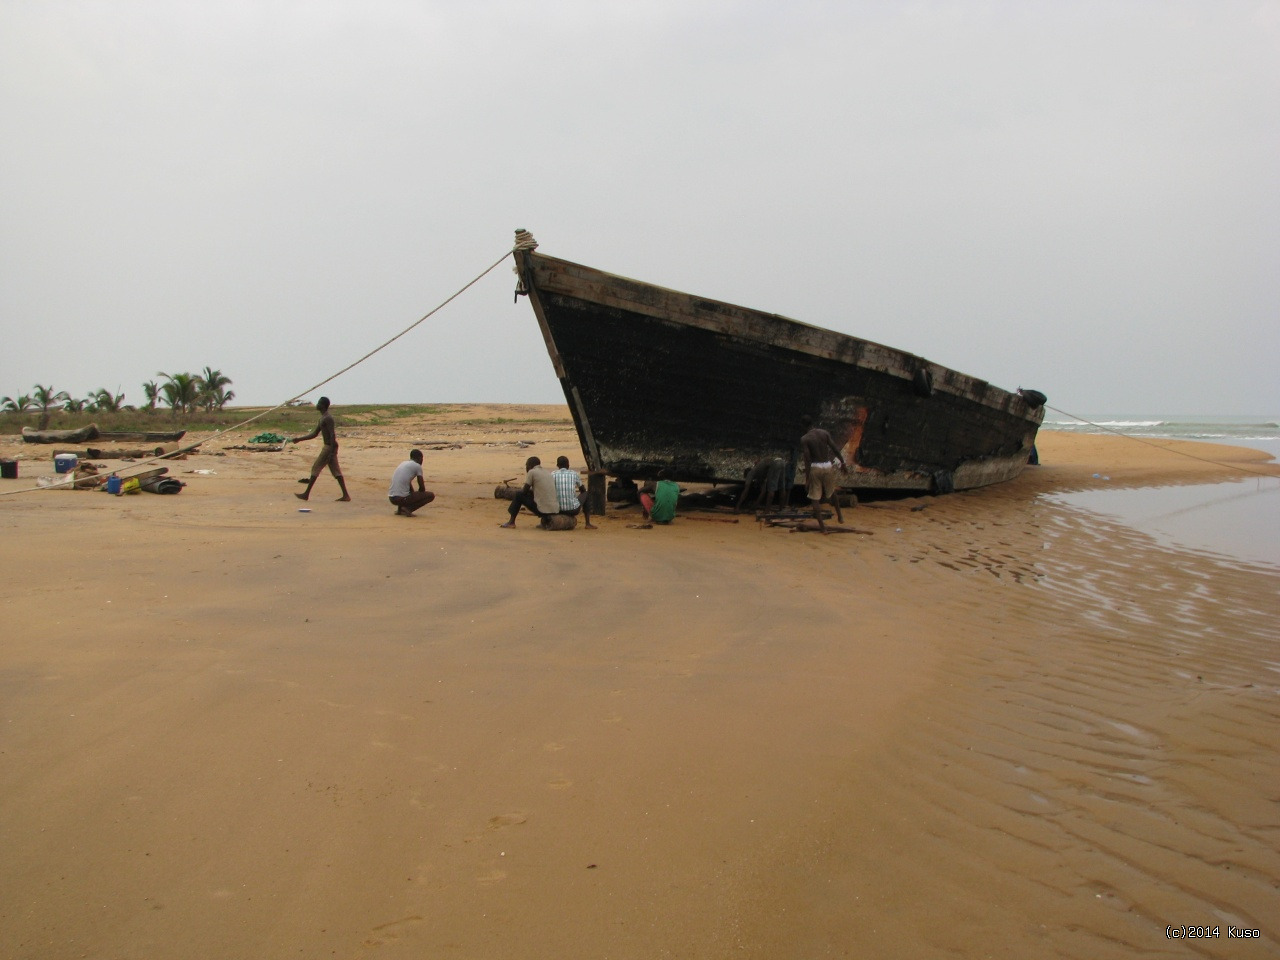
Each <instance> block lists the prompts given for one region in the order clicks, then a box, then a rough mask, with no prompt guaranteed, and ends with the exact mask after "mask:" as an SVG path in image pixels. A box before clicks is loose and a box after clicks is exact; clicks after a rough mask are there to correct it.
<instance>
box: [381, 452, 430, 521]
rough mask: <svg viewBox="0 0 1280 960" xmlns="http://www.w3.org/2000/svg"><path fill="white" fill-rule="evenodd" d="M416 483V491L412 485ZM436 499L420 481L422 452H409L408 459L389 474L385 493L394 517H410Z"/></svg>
mask: <svg viewBox="0 0 1280 960" xmlns="http://www.w3.org/2000/svg"><path fill="white" fill-rule="evenodd" d="M414 483H417V485H418V489H417V490H414V489H413V485H414ZM435 498H436V495H435V494H434V493H432V492H431V491H430V490H428V489H427V485H426V484H425V483H424V482H423V480H422V451H421V450H410V451H409V459H408V460H406V461H404V463H402V464H400V466H398V467H396V469H395V471H394V472H393V473H392V474H391V489H389V490H388V491H387V499H388V500H390V501H391V503H392V505H394V506H395V508H396V516H398V517H412V516H413V511H415V510H417V509H418V508H419V507H425V506H426V505H427V504H428V503H430V502H431V501H432V500H434V499H435Z"/></svg>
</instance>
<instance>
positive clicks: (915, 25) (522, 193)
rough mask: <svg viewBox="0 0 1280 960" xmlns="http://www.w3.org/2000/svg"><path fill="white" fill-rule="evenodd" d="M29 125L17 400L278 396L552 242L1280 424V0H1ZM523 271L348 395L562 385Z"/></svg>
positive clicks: (986, 362)
mask: <svg viewBox="0 0 1280 960" xmlns="http://www.w3.org/2000/svg"><path fill="white" fill-rule="evenodd" d="M0 133H2V135H3V148H0V334H2V340H3V346H2V347H0V395H16V394H18V393H25V392H29V390H30V388H31V387H32V386H33V385H34V384H37V383H39V384H44V385H49V386H53V387H55V388H56V389H65V390H68V391H70V392H71V393H72V394H74V395H77V396H82V395H85V394H87V393H89V392H91V391H93V390H96V389H97V388H99V387H106V388H109V389H112V390H115V389H117V388H120V389H122V390H123V391H124V392H125V394H126V396H127V398H128V401H129V402H134V403H140V402H141V401H142V388H141V384H142V382H143V381H145V380H147V379H152V378H154V377H155V375H156V373H157V371H161V370H163V371H166V372H176V371H183V370H187V371H193V372H196V371H199V370H200V368H202V367H204V366H206V365H209V366H213V367H216V368H219V369H221V370H222V371H223V372H224V373H226V374H227V375H228V376H230V377H231V378H232V380H233V381H234V383H233V385H232V389H234V390H235V391H236V394H237V399H236V403H241V402H243V403H253V404H272V403H277V402H280V401H283V400H285V399H288V398H289V397H292V396H294V395H296V394H298V393H300V392H301V391H303V390H306V389H307V388H308V387H309V386H311V385H312V384H314V383H316V382H318V381H320V380H322V379H323V378H325V377H327V376H329V375H331V374H333V373H335V372H336V371H338V370H339V369H341V368H342V367H344V366H345V365H346V364H348V363H350V362H351V361H352V360H354V359H356V358H357V357H359V356H360V355H361V354H363V353H365V352H366V351H367V350H369V349H371V348H372V347H374V346H376V345H377V344H378V343H380V342H382V341H383V340H385V339H387V338H388V337H390V336H392V335H394V334H395V333H397V332H398V331H400V330H401V329H403V328H404V327H406V326H408V325H409V324H410V323H412V322H413V321H415V320H417V319H418V318H420V317H421V316H423V315H424V314H426V313H427V312H428V311H429V310H431V309H432V308H434V307H435V306H436V305H437V304H439V303H440V302H441V301H443V300H444V299H445V298H446V297H448V296H450V295H451V294H453V293H454V292H455V291H457V290H458V289H459V288H460V287H462V286H464V285H465V284H466V283H468V282H469V281H471V280H472V279H474V278H475V277H476V276H477V275H478V274H480V273H481V272H482V271H483V270H485V268H487V267H488V266H489V265H490V264H492V263H494V262H495V261H496V260H498V259H499V258H500V257H501V256H502V255H503V253H504V251H506V250H509V249H510V246H511V242H512V235H513V231H514V230H515V229H516V228H517V227H526V228H528V229H529V230H530V231H532V232H533V234H534V235H535V236H536V237H537V239H538V240H539V242H540V243H541V248H540V249H541V250H542V252H544V253H548V254H551V255H553V256H559V257H564V258H567V259H571V260H578V261H580V262H583V263H587V264H589V265H591V266H595V267H600V268H602V269H605V270H609V271H612V272H614V273H620V274H623V275H626V276H631V277H636V278H639V279H643V280H647V281H650V282H654V283H659V284H662V285H664V286H668V287H674V288H676V289H679V290H685V291H688V292H691V293H696V294H700V295H703V296H707V297H711V298H714V299H719V300H725V301H729V302H731V303H740V304H744V305H747V306H751V307H757V308H761V309H766V310H770V311H773V312H776V313H781V314H783V315H786V316H790V317H794V318H796V319H799V320H803V321H805V322H808V323H813V324H817V325H819V326H825V327H830V328H833V329H836V330H840V331H843V332H847V333H851V334H855V335H857V336H861V337H866V338H868V339H871V340H876V341H879V342H881V343H886V344H889V345H891V346H894V347H899V348H902V349H906V350H910V351H912V352H915V353H918V354H921V355H922V356H925V357H927V358H929V359H930V360H933V361H936V362H938V363H942V364H945V365H947V366H951V367H954V368H956V369H959V370H962V371H964V372H965V373H969V374H972V375H974V376H978V377H981V378H984V379H987V380H990V381H991V382H992V383H994V384H997V385H999V386H1003V387H1006V388H1009V389H1012V388H1014V387H1017V386H1025V387H1034V388H1036V389H1039V390H1042V391H1043V392H1044V393H1046V394H1048V396H1049V398H1050V401H1049V402H1050V403H1051V404H1052V405H1054V406H1057V407H1059V408H1061V409H1064V410H1067V411H1072V412H1079V413H1085V414H1095V413H1101V412H1133V413H1138V412H1148V413H1165V414H1170V413H1201V414H1258V415H1267V416H1277V415H1280V376H1278V375H1277V370H1276V367H1277V360H1278V359H1280V316H1278V314H1280V2H1234V0H1206V2H1178V0H1152V2H1129V0H1105V2H1096V3H1095V2H1074V0H1052V2H1034V0H993V2H956V3H941V2H938V3H934V2H902V3H890V2H884V3H875V2H850V0H845V2H816V0H788V2H786V3H779V2H777V0H770V2H728V0H724V2H717V0H710V2H704V0H646V2H642V3H637V2H629V3H614V2H609V0H537V2H534V0H519V2H488V0H456V2H454V0H448V2H444V0H417V2H410V0H404V2H384V0H360V2H334V0H305V2H296V3H288V2H273V0H252V2H247V0H246V2H241V0H219V2H216V3H214V2H181V0H162V2H161V0H120V2H110V0H98V2H68V0H44V2H35V0H0ZM513 286H514V276H513V274H512V272H511V270H510V261H507V262H506V263H503V264H502V265H501V266H499V267H498V268H497V269H496V270H494V271H492V272H491V273H490V274H488V276H487V277H486V278H485V279H484V280H482V281H481V282H480V283H478V284H476V286H474V287H472V288H471V289H470V290H469V291H468V292H467V293H465V294H463V296H462V297H460V298H459V299H458V300H456V301H454V302H453V303H452V304H450V305H449V306H447V307H445V308H444V309H443V310H442V311H440V312H439V313H438V314H436V315H435V316H434V317H432V318H431V319H429V320H428V321H427V322H425V323H424V324H422V325H421V326H420V327H418V328H417V329H416V330H414V331H413V332H412V333H410V334H409V335H407V336H406V337H404V338H403V339H401V340H399V341H397V343H396V344H395V345H393V346H392V347H391V348H389V349H388V350H387V351H384V352H383V353H380V354H378V355H377V356H375V357H373V358H372V359H370V360H368V361H366V362H365V363H364V364H362V365H361V366H359V367H357V368H356V369H355V370H353V371H352V372H350V373H347V374H345V375H344V376H342V377H341V378H340V379H338V380H337V381H335V382H333V383H331V384H329V385H328V386H327V387H325V389H324V392H325V393H327V394H328V395H330V396H331V397H333V399H334V402H335V403H338V404H343V403H354V402H379V401H387V402H393V401H396V402H410V401H412V402H430V401H472V400H484V401H498V402H560V401H562V400H563V395H562V394H561V393H560V389H559V384H558V383H557V381H556V379H555V376H554V373H553V371H552V368H551V363H550V361H549V359H548V357H547V354H546V350H545V348H544V347H543V345H542V341H541V338H540V336H539V334H538V330H537V325H536V322H535V319H534V316H533V312H532V309H531V307H530V306H529V303H528V301H527V300H525V299H523V298H522V299H521V300H520V302H519V303H517V304H513V302H512V299H513V298H512V288H513ZM314 396H315V394H312V395H311V398H312V399H314Z"/></svg>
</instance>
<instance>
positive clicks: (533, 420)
mask: <svg viewBox="0 0 1280 960" xmlns="http://www.w3.org/2000/svg"><path fill="white" fill-rule="evenodd" d="M230 385H231V378H230V377H228V376H226V375H225V374H223V372H222V371H221V370H217V369H215V368H213V367H205V368H204V369H203V370H202V371H201V372H200V373H198V374H193V373H183V372H175V373H164V372H163V371H161V372H159V373H157V374H156V379H155V380H148V381H147V382H146V383H144V384H143V385H142V393H143V396H144V398H145V399H144V402H143V405H142V406H140V407H135V406H133V405H132V404H127V403H125V394H124V391H122V390H121V389H119V388H116V390H114V391H112V390H109V389H107V388H106V387H102V388H100V389H98V390H94V391H92V392H91V393H89V395H88V396H86V397H84V398H76V397H72V396H71V395H70V394H68V393H67V392H66V391H65V390H54V388H53V387H51V386H41V385H39V384H37V385H36V386H35V387H33V388H32V389H31V391H30V392H29V393H22V394H18V395H17V396H13V397H0V434H14V433H21V432H22V428H23V427H36V428H37V429H40V430H73V429H75V428H77V427H83V426H85V425H87V424H90V423H96V424H97V425H98V429H99V430H103V431H105V432H109V433H143V432H149V431H162V430H178V429H185V430H188V431H192V432H196V433H201V432H211V431H216V430H225V429H227V428H228V427H234V426H236V425H237V424H240V423H243V422H244V421H245V420H248V419H249V418H250V417H253V416H255V415H256V414H260V413H262V412H263V411H264V410H267V409H269V408H267V407H228V406H227V404H228V402H230V401H231V400H233V399H234V398H235V391H233V390H228V389H227V387H229V386H230ZM470 406H471V405H470V404H457V405H444V404H425V403H363V404H359V403H357V404H350V405H348V406H334V407H333V415H334V416H335V417H337V418H338V422H339V424H340V425H342V426H347V427H378V426H387V425H391V424H396V423H400V422H402V421H404V420H408V419H418V420H425V419H429V418H431V417H434V416H439V415H443V414H446V413H450V412H452V413H455V414H456V413H458V412H464V411H466V410H467V408H469V407H470ZM516 412H519V411H516ZM529 412H530V413H533V412H535V411H534V410H533V409H530V411H529ZM317 419H318V414H317V413H316V409H315V406H314V402H313V401H300V402H298V403H294V404H291V405H288V406H284V407H281V408H280V409H278V410H272V411H271V412H270V413H268V414H266V415H265V416H263V417H262V418H261V419H259V420H254V421H253V423H251V424H249V425H248V426H246V427H245V429H246V430H251V431H252V432H253V433H262V432H272V433H280V434H286V435H297V434H302V433H309V432H310V431H311V429H312V428H313V427H314V426H315V425H316V421H317ZM452 422H453V423H455V424H457V425H459V426H466V427H490V426H502V425H506V424H511V425H513V426H539V425H564V424H565V423H567V422H568V418H567V417H565V418H561V417H545V416H543V417H534V416H530V417H519V416H516V417H488V418H483V417H473V418H469V419H459V420H454V421H452Z"/></svg>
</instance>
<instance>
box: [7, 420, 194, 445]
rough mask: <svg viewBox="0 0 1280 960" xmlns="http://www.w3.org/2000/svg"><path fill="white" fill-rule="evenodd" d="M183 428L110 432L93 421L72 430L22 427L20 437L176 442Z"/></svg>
mask: <svg viewBox="0 0 1280 960" xmlns="http://www.w3.org/2000/svg"><path fill="white" fill-rule="evenodd" d="M186 432H187V431H185V430H167V431H144V432H138V431H132V432H120V433H111V432H104V431H102V430H99V429H98V425H97V424H95V423H90V424H87V425H85V426H83V427H76V428H75V429H74V430H36V429H33V428H32V427H23V428H22V439H23V441H24V442H26V443H89V442H90V441H93V440H108V441H117V442H123V443H176V442H177V441H179V440H181V439H182V438H183V436H184V435H185V434H186Z"/></svg>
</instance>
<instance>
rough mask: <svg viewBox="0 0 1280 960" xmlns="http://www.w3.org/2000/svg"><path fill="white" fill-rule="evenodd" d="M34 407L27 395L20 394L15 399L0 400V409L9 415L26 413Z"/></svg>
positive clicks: (29, 396) (5, 398)
mask: <svg viewBox="0 0 1280 960" xmlns="http://www.w3.org/2000/svg"><path fill="white" fill-rule="evenodd" d="M32 406H34V404H33V403H32V401H31V395H30V394H29V393H20V394H18V395H17V396H16V397H4V398H2V399H0V408H3V409H4V410H5V411H7V412H9V413H26V412H27V411H28V410H30V409H31V408H32Z"/></svg>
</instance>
